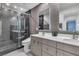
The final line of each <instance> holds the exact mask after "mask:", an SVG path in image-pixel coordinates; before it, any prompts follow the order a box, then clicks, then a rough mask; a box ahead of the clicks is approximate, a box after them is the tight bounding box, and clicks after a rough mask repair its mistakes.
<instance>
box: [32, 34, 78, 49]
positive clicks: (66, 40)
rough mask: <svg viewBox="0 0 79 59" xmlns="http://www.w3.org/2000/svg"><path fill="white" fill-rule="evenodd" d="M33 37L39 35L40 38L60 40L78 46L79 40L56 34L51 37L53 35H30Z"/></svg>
mask: <svg viewBox="0 0 79 59" xmlns="http://www.w3.org/2000/svg"><path fill="white" fill-rule="evenodd" d="M32 36H35V37H40V38H46V39H48V40H53V41H56V42H61V43H65V44H70V45H74V46H78V47H79V40H75V39H71V38H69V37H62V36H57V37H53V36H42V35H38V34H36V35H32Z"/></svg>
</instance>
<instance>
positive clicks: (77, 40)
mask: <svg viewBox="0 0 79 59" xmlns="http://www.w3.org/2000/svg"><path fill="white" fill-rule="evenodd" d="M63 40H65V41H74V42H79V39H68V38H67V39H66V38H65V39H63Z"/></svg>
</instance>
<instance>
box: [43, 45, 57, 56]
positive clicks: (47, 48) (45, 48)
mask: <svg viewBox="0 0 79 59" xmlns="http://www.w3.org/2000/svg"><path fill="white" fill-rule="evenodd" d="M42 51H45V52H47V53H48V54H49V55H52V56H55V55H56V48H54V47H50V46H47V45H44V44H43V45H42Z"/></svg>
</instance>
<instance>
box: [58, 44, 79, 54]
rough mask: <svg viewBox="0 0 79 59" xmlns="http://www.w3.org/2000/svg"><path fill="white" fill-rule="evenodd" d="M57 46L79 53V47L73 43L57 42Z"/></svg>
mask: <svg viewBox="0 0 79 59" xmlns="http://www.w3.org/2000/svg"><path fill="white" fill-rule="evenodd" d="M57 48H58V49H61V50H64V51H67V52H70V53H73V54H75V55H79V47H77V46H72V45H69V44H64V43H57Z"/></svg>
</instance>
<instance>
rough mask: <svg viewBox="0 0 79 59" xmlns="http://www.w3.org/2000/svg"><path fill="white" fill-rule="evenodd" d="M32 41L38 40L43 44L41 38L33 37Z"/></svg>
mask: <svg viewBox="0 0 79 59" xmlns="http://www.w3.org/2000/svg"><path fill="white" fill-rule="evenodd" d="M31 39H32V40H36V41H39V42H41V38H39V37H34V36H31Z"/></svg>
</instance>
